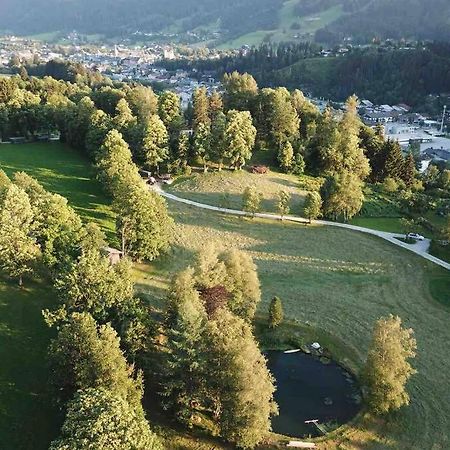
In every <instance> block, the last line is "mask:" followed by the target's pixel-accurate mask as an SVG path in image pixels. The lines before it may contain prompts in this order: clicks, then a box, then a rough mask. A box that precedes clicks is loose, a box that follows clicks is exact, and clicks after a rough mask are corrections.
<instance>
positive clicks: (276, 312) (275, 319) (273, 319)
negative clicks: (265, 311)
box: [269, 297, 284, 329]
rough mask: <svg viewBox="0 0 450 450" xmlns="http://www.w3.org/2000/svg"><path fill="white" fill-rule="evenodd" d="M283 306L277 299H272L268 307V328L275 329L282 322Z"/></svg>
mask: <svg viewBox="0 0 450 450" xmlns="http://www.w3.org/2000/svg"><path fill="white" fill-rule="evenodd" d="M283 318H284V313H283V304H282V303H281V300H280V298H279V297H274V298H273V299H272V301H271V302H270V305H269V328H272V329H273V328H277V327H279V326H280V325H281V323H282V322H283Z"/></svg>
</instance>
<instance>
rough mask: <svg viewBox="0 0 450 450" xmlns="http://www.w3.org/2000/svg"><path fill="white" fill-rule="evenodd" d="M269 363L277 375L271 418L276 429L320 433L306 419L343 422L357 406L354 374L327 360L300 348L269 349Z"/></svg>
mask: <svg viewBox="0 0 450 450" xmlns="http://www.w3.org/2000/svg"><path fill="white" fill-rule="evenodd" d="M266 356H267V360H268V367H269V369H270V371H271V372H272V374H273V376H274V377H275V379H276V385H277V391H276V393H275V400H276V402H277V403H278V407H279V412H280V414H279V416H277V417H275V418H274V419H273V420H272V428H273V431H274V432H275V433H280V434H284V435H286V436H291V437H305V436H313V437H314V436H320V435H321V434H322V433H321V432H320V431H319V430H318V429H317V427H316V426H315V425H313V424H305V421H306V420H315V419H318V423H319V424H325V423H330V422H333V423H336V424H338V425H342V424H344V423H346V422H348V421H349V420H351V419H352V418H353V417H354V416H355V415H356V414H357V413H358V411H359V410H360V407H361V406H360V403H361V396H360V391H359V389H358V386H357V383H356V380H355V378H354V377H353V376H352V375H351V374H349V373H348V372H347V371H346V370H345V369H343V368H342V367H341V366H339V365H338V364H336V363H335V362H332V361H329V360H328V362H327V363H326V364H325V363H323V362H322V361H321V360H319V359H318V358H316V357H313V356H311V355H307V354H305V353H302V352H298V353H284V352H280V351H269V352H267V354H266Z"/></svg>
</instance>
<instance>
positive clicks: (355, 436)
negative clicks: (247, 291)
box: [140, 202, 450, 450]
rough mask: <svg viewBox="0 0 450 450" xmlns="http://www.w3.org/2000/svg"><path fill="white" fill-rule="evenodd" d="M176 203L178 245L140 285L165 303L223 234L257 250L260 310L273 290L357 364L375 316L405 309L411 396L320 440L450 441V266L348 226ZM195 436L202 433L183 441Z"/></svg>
mask: <svg viewBox="0 0 450 450" xmlns="http://www.w3.org/2000/svg"><path fill="white" fill-rule="evenodd" d="M169 207H170V211H171V212H172V215H173V216H174V218H175V221H176V223H177V227H176V231H175V236H174V240H175V245H174V248H173V249H172V250H171V253H170V254H169V255H167V256H165V257H163V258H162V259H161V260H159V261H158V262H157V263H155V264H152V265H150V266H149V267H148V269H146V268H145V267H142V268H141V270H142V271H143V273H145V271H146V270H147V276H146V279H145V280H144V281H145V282H142V283H141V284H140V289H141V291H142V292H143V293H145V294H146V295H147V298H148V299H149V301H151V302H154V304H155V305H163V304H164V298H165V289H166V287H167V286H168V283H169V280H170V277H171V275H172V274H173V273H174V272H176V271H177V270H179V269H181V268H183V267H185V266H186V265H188V264H189V263H190V262H191V260H192V255H193V252H194V251H195V250H196V249H198V248H201V247H202V246H203V245H204V244H205V243H206V242H215V243H216V244H217V245H218V246H220V247H222V248H231V247H238V248H242V249H245V250H246V251H248V252H249V253H250V254H251V255H252V256H253V258H254V260H255V262H256V264H257V266H258V272H259V275H260V279H261V284H262V291H263V299H262V303H261V305H260V308H259V311H258V315H259V317H261V318H264V317H265V315H266V311H267V308H268V305H269V302H270V299H271V298H272V297H273V296H274V295H278V296H280V297H281V299H282V301H283V306H284V310H285V314H286V317H287V319H288V320H290V321H293V323H295V324H296V325H298V324H300V326H302V327H306V328H307V329H309V330H315V332H316V334H315V335H313V334H311V335H310V337H308V338H307V339H310V338H312V337H313V336H317V335H318V336H319V337H320V336H322V338H321V339H322V340H323V339H325V341H324V342H326V343H327V346H329V347H330V348H331V349H333V351H334V356H335V357H337V359H339V360H340V361H341V362H344V364H345V365H347V366H349V367H352V368H353V369H354V370H355V371H356V372H358V371H359V370H360V369H361V368H362V366H363V363H364V359H365V355H366V352H367V347H368V344H369V341H370V336H371V330H372V328H373V325H374V323H375V321H376V320H377V319H378V318H379V317H381V316H386V315H388V314H390V313H392V314H398V315H399V316H400V317H401V318H402V319H403V321H404V323H405V325H406V326H408V327H412V328H413V329H414V330H415V333H416V338H417V341H418V356H417V358H416V360H415V361H414V365H415V366H416V368H417V369H418V374H417V375H415V376H414V377H413V379H412V381H411V383H410V385H409V391H410V393H411V397H412V400H411V406H410V407H409V408H404V409H402V410H401V411H400V412H399V413H398V414H396V415H394V416H392V417H391V418H389V421H388V423H384V422H383V421H375V420H373V419H370V418H368V417H360V419H359V420H358V421H357V422H355V423H352V424H350V425H347V426H346V427H344V429H343V430H341V431H340V432H339V433H337V434H333V435H332V437H331V440H330V439H329V440H328V441H327V442H326V443H323V444H322V446H321V448H324V449H325V448H326V449H334V448H346V449H386V448H392V449H406V448H408V449H417V450H419V449H422V448H430V449H431V448H442V449H443V448H446V447H447V446H448V443H449V435H448V432H446V431H444V430H449V429H450V405H449V403H448V402H447V401H446V398H447V393H448V388H449V382H448V378H447V373H448V371H449V370H450V358H448V357H446V356H445V355H448V350H447V342H448V340H449V339H450V330H449V328H448V320H449V319H450V311H449V309H448V308H445V307H444V306H443V305H442V304H440V303H438V301H440V302H441V303H445V301H446V300H445V299H446V296H447V286H448V284H447V283H448V282H449V274H448V272H447V271H445V270H444V269H441V268H439V267H436V266H434V265H433V264H431V263H429V262H428V261H425V260H423V259H422V258H420V257H418V256H416V255H413V254H410V253H409V252H407V251H406V250H403V249H401V248H397V247H394V246H392V244H389V243H388V242H384V241H382V240H381V239H378V238H376V237H374V236H367V235H364V234H360V233H355V232H351V231H348V230H341V229H337V228H333V227H321V226H303V225H297V224H291V223H284V224H281V223H279V222H274V221H264V220H256V219H255V220H251V219H243V218H236V217H231V216H223V215H220V214H217V213H211V212H206V211H202V210H199V209H195V208H191V207H187V206H185V205H180V204H176V203H174V202H169ZM263 320H264V319H263ZM333 343H334V345H333ZM195 445H196V444H195V440H193V441H191V442H190V444H189V445H188V444H185V446H184V447H181V448H185V449H194V448H196V447H195ZM339 445H340V447H339ZM199 448H203V447H201V446H199ZM217 448H221V447H220V446H218V447H217Z"/></svg>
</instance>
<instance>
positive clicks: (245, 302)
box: [220, 249, 261, 322]
mask: <svg viewBox="0 0 450 450" xmlns="http://www.w3.org/2000/svg"><path fill="white" fill-rule="evenodd" d="M220 260H221V261H223V263H224V264H225V273H226V275H225V280H224V283H223V284H224V286H225V288H226V289H227V291H228V292H229V293H230V294H231V296H230V299H229V301H228V303H227V305H228V308H229V310H230V311H231V312H232V313H234V314H236V315H237V316H239V317H241V318H242V319H244V320H246V321H249V322H250V321H252V320H253V318H254V316H255V313H256V309H257V307H258V304H259V302H260V301H261V287H260V282H259V278H258V271H257V267H256V265H255V263H254V262H253V259H252V257H251V256H250V255H249V254H248V253H246V252H243V251H241V250H237V249H233V250H230V251H227V252H225V253H224V254H223V255H221V256H220Z"/></svg>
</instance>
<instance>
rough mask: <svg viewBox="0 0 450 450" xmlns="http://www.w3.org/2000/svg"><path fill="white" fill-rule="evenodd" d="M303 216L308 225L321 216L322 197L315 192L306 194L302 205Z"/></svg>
mask: <svg viewBox="0 0 450 450" xmlns="http://www.w3.org/2000/svg"><path fill="white" fill-rule="evenodd" d="M304 214H305V217H306V218H307V219H309V223H311V221H312V220H314V219H317V218H319V217H320V216H321V214H322V197H321V196H320V193H319V192H317V191H311V192H308V194H307V196H306V199H305V205H304Z"/></svg>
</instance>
